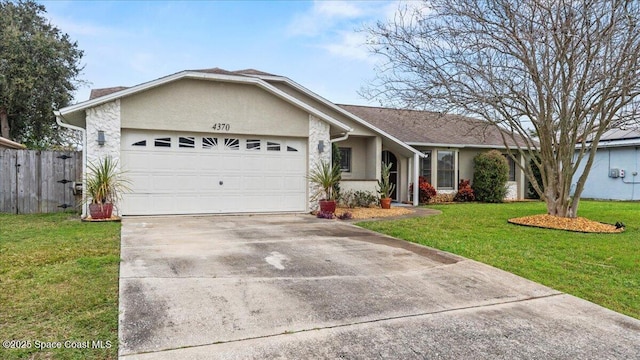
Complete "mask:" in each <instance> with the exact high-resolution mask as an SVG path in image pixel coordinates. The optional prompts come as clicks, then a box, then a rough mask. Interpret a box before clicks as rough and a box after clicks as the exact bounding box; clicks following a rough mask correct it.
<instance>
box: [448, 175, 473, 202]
mask: <svg viewBox="0 0 640 360" xmlns="http://www.w3.org/2000/svg"><path fill="white" fill-rule="evenodd" d="M475 199H476V196H475V194H474V193H473V189H472V188H471V184H469V180H464V179H462V180H460V183H459V184H458V193H457V194H456V196H455V197H454V198H453V201H458V202H465V201H473V200H475Z"/></svg>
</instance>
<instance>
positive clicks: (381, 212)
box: [336, 207, 415, 220]
mask: <svg viewBox="0 0 640 360" xmlns="http://www.w3.org/2000/svg"><path fill="white" fill-rule="evenodd" d="M347 211H348V212H350V213H351V214H352V215H353V219H358V220H360V219H372V218H381V217H389V216H399V215H407V214H412V213H414V212H415V211H414V210H411V209H407V208H404V207H391V209H382V208H379V207H375V208H353V209H350V208H337V209H336V216H340V215H342V214H343V213H345V212H347Z"/></svg>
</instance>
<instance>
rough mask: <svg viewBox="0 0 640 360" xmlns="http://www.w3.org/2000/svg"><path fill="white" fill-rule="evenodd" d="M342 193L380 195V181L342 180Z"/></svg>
mask: <svg viewBox="0 0 640 360" xmlns="http://www.w3.org/2000/svg"><path fill="white" fill-rule="evenodd" d="M340 191H341V192H342V193H345V192H347V191H354V192H355V191H368V192H371V193H373V194H374V195H377V194H378V181H377V180H344V179H343V180H342V181H340Z"/></svg>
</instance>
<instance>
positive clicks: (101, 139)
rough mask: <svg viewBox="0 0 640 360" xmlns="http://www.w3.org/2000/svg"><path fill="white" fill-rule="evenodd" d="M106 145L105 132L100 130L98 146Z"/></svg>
mask: <svg viewBox="0 0 640 360" xmlns="http://www.w3.org/2000/svg"><path fill="white" fill-rule="evenodd" d="M104 143H105V138H104V131H102V130H98V145H100V146H103V145H104Z"/></svg>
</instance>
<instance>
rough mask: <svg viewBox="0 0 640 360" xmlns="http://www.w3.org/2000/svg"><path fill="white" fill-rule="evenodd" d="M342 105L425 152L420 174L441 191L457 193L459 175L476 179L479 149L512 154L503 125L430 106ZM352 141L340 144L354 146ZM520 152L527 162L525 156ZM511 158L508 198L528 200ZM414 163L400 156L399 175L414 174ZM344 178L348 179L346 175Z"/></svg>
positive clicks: (513, 145) (522, 177)
mask: <svg viewBox="0 0 640 360" xmlns="http://www.w3.org/2000/svg"><path fill="white" fill-rule="evenodd" d="M340 107H342V108H343V109H345V110H347V111H349V112H350V113H352V114H355V115H356V116H358V117H360V118H361V119H365V120H366V121H367V122H368V123H370V124H372V125H374V126H376V127H377V128H379V129H381V130H382V131H384V132H386V133H388V134H390V135H392V136H394V137H395V138H397V139H399V140H401V141H402V142H404V143H406V144H408V145H411V146H412V147H413V148H415V149H417V150H419V151H420V152H422V153H423V154H424V157H423V158H422V160H421V162H420V165H419V173H420V176H424V177H425V178H426V179H427V181H428V182H429V183H431V184H432V185H433V186H434V187H435V188H436V190H437V191H438V192H439V193H454V192H457V191H458V183H459V182H460V180H462V179H469V180H473V158H474V157H475V156H476V155H478V154H479V153H481V152H485V151H488V150H492V149H497V150H500V151H502V152H503V154H505V155H507V152H506V147H505V145H504V142H503V140H502V136H501V135H500V133H499V131H498V129H497V128H496V127H494V126H491V125H489V124H488V123H487V122H485V121H482V120H478V119H474V118H470V117H464V116H457V115H442V114H440V113H435V112H429V111H416V110H399V109H388V108H378V107H368V106H354V105H340ZM349 141H350V140H347V141H346V142H343V143H338V144H339V145H340V146H349ZM342 144H345V145H342ZM509 147H510V148H512V149H515V148H517V144H516V143H514V142H513V141H509ZM383 157H384V159H385V160H386V159H387V157H391V158H393V157H394V155H393V154H392V153H388V154H384V156H383ZM517 157H518V159H519V160H520V162H521V163H522V164H523V165H524V164H525V163H524V160H523V158H522V157H520V156H517ZM506 158H507V161H508V162H509V181H508V184H507V185H508V187H509V191H508V193H507V196H506V199H509V200H516V199H524V197H525V189H526V182H525V174H524V172H523V171H522V170H520V168H519V167H518V166H516V164H515V163H514V161H513V159H511V157H509V156H506ZM411 165H412V164H411V163H408V164H405V163H404V162H403V161H399V168H397V169H394V170H396V171H397V173H398V174H399V175H398V176H399V177H400V179H401V180H400V181H402V179H406V178H407V177H408V176H409V175H408V174H410V173H411V171H412V168H411ZM342 177H343V179H344V178H348V176H345V175H344V174H343V176H342ZM397 199H398V200H407V194H405V193H404V192H402V191H401V193H400V194H399V197H398V198H397Z"/></svg>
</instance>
